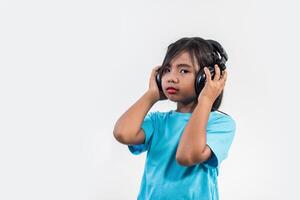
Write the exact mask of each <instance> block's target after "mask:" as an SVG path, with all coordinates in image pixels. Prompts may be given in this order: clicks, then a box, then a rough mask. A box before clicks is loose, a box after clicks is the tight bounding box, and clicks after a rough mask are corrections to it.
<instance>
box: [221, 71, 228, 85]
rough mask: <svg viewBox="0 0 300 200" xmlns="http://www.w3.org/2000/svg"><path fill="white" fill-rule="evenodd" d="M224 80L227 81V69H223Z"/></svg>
mask: <svg viewBox="0 0 300 200" xmlns="http://www.w3.org/2000/svg"><path fill="white" fill-rule="evenodd" d="M222 80H223V81H224V82H226V80H227V71H226V70H224V71H223V75H222Z"/></svg>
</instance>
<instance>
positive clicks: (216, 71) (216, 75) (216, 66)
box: [214, 65, 221, 81]
mask: <svg viewBox="0 0 300 200" xmlns="http://www.w3.org/2000/svg"><path fill="white" fill-rule="evenodd" d="M220 77H221V70H220V68H219V67H218V65H215V77H214V81H216V80H217V81H218V80H220Z"/></svg>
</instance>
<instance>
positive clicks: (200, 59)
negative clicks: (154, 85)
mask: <svg viewBox="0 0 300 200" xmlns="http://www.w3.org/2000/svg"><path fill="white" fill-rule="evenodd" d="M183 51H187V52H188V53H189V55H190V57H191V60H192V62H193V65H195V62H194V58H195V59H196V62H197V64H198V66H199V70H201V69H203V68H204V67H205V66H208V65H212V64H213V63H214V62H215V60H214V56H213V52H214V47H213V46H212V45H211V44H210V43H209V42H208V41H207V40H205V39H203V38H200V37H184V38H181V39H179V40H177V41H175V42H174V43H171V44H170V45H169V46H168V49H167V53H166V56H165V58H164V61H163V63H162V67H161V69H160V70H161V71H160V73H162V72H163V71H164V69H165V68H166V67H167V65H169V63H170V62H171V60H172V59H173V58H174V57H176V56H177V55H178V54H179V53H181V52H183ZM223 92H224V90H222V92H221V93H220V95H219V96H218V97H217V98H216V100H215V101H214V103H213V106H212V109H211V111H215V110H218V109H219V107H220V105H221V103H222V99H223ZM225 114H226V113H225Z"/></svg>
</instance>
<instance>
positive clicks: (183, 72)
mask: <svg viewBox="0 0 300 200" xmlns="http://www.w3.org/2000/svg"><path fill="white" fill-rule="evenodd" d="M194 63H195V64H196V61H195V62H194ZM187 65H188V66H187ZM198 71H199V66H198V65H196V66H194V65H193V62H192V60H191V56H190V55H189V53H188V52H187V51H183V52H181V53H180V54H178V55H177V56H176V57H175V58H173V60H171V62H170V65H169V66H167V67H166V68H165V70H164V72H163V75H162V88H163V92H164V94H165V95H166V97H168V99H170V100H172V101H175V102H190V101H193V100H195V98H196V92H195V78H196V73H197V72H198ZM168 87H174V88H176V89H178V90H177V92H175V93H169V92H168V91H167V88H168Z"/></svg>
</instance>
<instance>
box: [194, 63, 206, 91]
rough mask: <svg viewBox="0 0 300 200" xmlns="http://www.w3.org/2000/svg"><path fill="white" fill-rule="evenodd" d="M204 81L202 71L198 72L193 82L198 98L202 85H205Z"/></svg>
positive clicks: (204, 77)
mask: <svg viewBox="0 0 300 200" xmlns="http://www.w3.org/2000/svg"><path fill="white" fill-rule="evenodd" d="M205 80H206V76H205V73H204V70H203V69H202V70H199V72H198V73H197V76H196V80H195V92H196V95H197V97H198V96H199V94H200V92H201V90H202V89H203V87H204V85H205Z"/></svg>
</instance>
